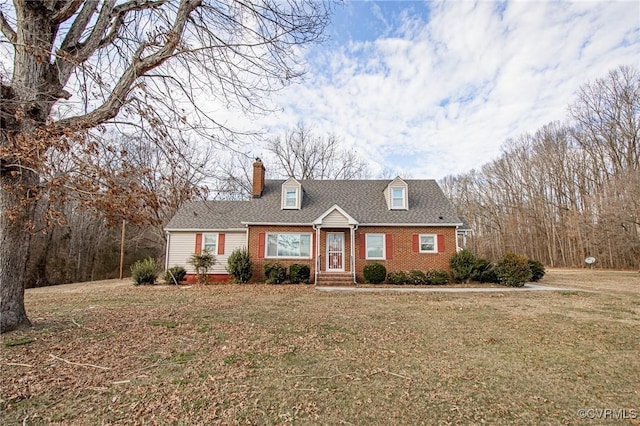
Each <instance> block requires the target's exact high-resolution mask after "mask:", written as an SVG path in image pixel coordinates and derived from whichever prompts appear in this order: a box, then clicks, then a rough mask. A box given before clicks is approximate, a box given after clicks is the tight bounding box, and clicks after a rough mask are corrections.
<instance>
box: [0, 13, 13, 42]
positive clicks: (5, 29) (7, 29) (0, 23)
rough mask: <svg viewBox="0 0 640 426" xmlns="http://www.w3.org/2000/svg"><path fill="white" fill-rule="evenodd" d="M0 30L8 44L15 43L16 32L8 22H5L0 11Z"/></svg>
mask: <svg viewBox="0 0 640 426" xmlns="http://www.w3.org/2000/svg"><path fill="white" fill-rule="evenodd" d="M0 30H2V34H4V36H5V37H6V38H7V40H9V42H10V43H12V44H14V43H15V42H16V40H17V39H16V30H14V29H13V27H12V26H11V24H9V21H7V18H6V17H5V16H4V13H2V11H0Z"/></svg>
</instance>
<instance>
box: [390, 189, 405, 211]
mask: <svg viewBox="0 0 640 426" xmlns="http://www.w3.org/2000/svg"><path fill="white" fill-rule="evenodd" d="M391 208H392V209H404V208H405V199H404V188H391Z"/></svg>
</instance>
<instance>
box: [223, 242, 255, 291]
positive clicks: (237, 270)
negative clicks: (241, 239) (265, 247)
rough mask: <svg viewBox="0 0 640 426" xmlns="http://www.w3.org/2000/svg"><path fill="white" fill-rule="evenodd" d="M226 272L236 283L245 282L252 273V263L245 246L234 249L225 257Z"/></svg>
mask: <svg viewBox="0 0 640 426" xmlns="http://www.w3.org/2000/svg"><path fill="white" fill-rule="evenodd" d="M227 272H228V273H229V275H231V276H232V277H233V280H234V281H235V282H237V283H246V282H248V281H249V280H250V279H251V275H252V274H253V263H252V262H251V256H250V255H249V250H247V249H246V248H238V249H235V250H234V251H233V252H231V254H230V255H229V259H227Z"/></svg>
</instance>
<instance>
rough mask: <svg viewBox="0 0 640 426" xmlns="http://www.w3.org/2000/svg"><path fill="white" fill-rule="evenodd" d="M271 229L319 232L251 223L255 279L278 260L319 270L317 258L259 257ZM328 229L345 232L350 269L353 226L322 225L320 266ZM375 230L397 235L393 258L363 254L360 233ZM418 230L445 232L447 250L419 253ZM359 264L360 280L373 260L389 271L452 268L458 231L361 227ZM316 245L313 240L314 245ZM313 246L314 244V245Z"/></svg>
mask: <svg viewBox="0 0 640 426" xmlns="http://www.w3.org/2000/svg"><path fill="white" fill-rule="evenodd" d="M268 232H308V233H311V234H313V235H315V231H314V230H313V228H312V227H311V226H291V227H289V226H251V227H249V252H250V253H251V259H252V261H253V265H254V269H253V270H254V272H253V278H252V280H253V281H264V273H263V268H264V264H265V263H267V262H274V261H277V262H279V263H281V264H283V265H285V266H286V267H287V268H288V267H289V266H290V265H291V264H293V263H300V264H306V265H309V267H310V269H311V279H313V276H314V274H315V259H266V258H259V257H258V252H259V235H260V233H268ZM327 232H344V236H345V257H344V262H345V271H347V272H348V271H349V270H350V267H349V263H350V253H351V246H350V231H349V229H342V228H341V229H324V228H323V229H321V236H320V250H319V253H318V254H319V255H320V256H321V267H320V270H321V271H324V270H325V269H326V233H327ZM367 233H374V234H391V235H393V237H392V238H393V258H392V259H386V260H366V259H361V258H360V257H361V256H360V245H359V243H358V241H359V240H358V239H359V235H361V234H367ZM414 234H436V235H438V234H440V235H443V236H444V246H445V250H444V252H442V253H416V252H414V250H413V236H414ZM354 244H355V256H354V257H355V265H356V278H357V281H358V282H364V279H363V277H362V270H363V268H364V265H366V264H367V263H372V262H379V263H382V264H383V265H384V266H385V268H387V271H388V272H391V271H410V270H412V269H419V270H421V271H427V270H429V269H444V270H446V271H448V270H449V259H450V258H451V256H452V255H453V254H454V253H455V252H456V231H455V228H453V227H414V228H401V227H360V228H358V229H357V230H356V232H355V241H354ZM313 245H314V243H313V240H312V246H313ZM312 250H313V247H312Z"/></svg>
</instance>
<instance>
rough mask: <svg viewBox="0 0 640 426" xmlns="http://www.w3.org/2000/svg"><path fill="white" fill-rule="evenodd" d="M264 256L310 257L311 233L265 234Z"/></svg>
mask: <svg viewBox="0 0 640 426" xmlns="http://www.w3.org/2000/svg"><path fill="white" fill-rule="evenodd" d="M266 240H267V248H266V253H265V254H266V256H265V257H271V258H278V257H284V258H301V259H310V258H311V234H310V233H309V234H306V233H305V234H292V233H280V234H275V233H274V234H267V236H266Z"/></svg>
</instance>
